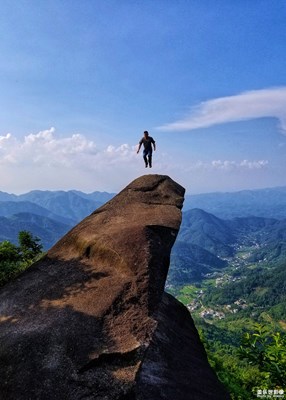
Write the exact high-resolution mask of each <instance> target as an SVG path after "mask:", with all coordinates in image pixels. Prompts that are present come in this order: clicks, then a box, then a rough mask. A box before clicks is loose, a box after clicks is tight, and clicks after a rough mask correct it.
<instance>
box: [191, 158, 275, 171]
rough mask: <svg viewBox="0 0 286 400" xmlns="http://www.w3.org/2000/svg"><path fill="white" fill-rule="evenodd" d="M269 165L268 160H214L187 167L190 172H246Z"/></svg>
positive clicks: (198, 162)
mask: <svg viewBox="0 0 286 400" xmlns="http://www.w3.org/2000/svg"><path fill="white" fill-rule="evenodd" d="M268 165H269V161H268V160H241V161H234V160H213V161H209V162H203V161H197V162H195V163H190V164H188V165H187V167H186V168H187V170H189V171H218V170H220V171H226V172H227V171H246V170H259V169H262V168H266V167H267V166H268Z"/></svg>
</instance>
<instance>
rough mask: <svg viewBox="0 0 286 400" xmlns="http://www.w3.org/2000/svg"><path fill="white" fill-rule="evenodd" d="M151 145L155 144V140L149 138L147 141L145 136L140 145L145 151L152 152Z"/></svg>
mask: <svg viewBox="0 0 286 400" xmlns="http://www.w3.org/2000/svg"><path fill="white" fill-rule="evenodd" d="M151 143H153V144H155V140H154V139H153V138H152V137H151V136H148V138H147V139H145V137H144V136H143V138H142V139H141V140H140V142H139V144H143V146H144V149H145V150H148V151H149V150H151V151H152V144H151Z"/></svg>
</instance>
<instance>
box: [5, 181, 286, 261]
mask: <svg viewBox="0 0 286 400" xmlns="http://www.w3.org/2000/svg"><path fill="white" fill-rule="evenodd" d="M114 195H115V193H107V192H99V191H95V192H93V193H83V192H81V191H77V190H70V191H41V190H34V191H31V192H28V193H25V194H21V195H15V194H9V193H5V192H1V191H0V218H1V226H0V241H3V240H10V241H11V242H13V243H16V242H17V234H18V231H19V230H23V229H25V230H28V231H30V232H32V233H33V234H34V235H36V236H38V237H40V238H41V240H42V243H43V245H44V247H45V249H48V248H49V247H51V246H52V245H53V244H54V243H55V242H56V241H57V240H58V239H59V238H60V237H61V236H62V235H63V234H64V233H66V232H67V231H69V230H70V229H71V228H72V227H73V226H74V225H76V224H77V223H78V222H80V221H81V220H82V219H83V218H85V217H86V216H88V215H89V214H90V213H91V212H93V211H94V210H95V209H97V208H98V207H100V206H101V205H103V204H104V203H105V202H107V201H109V200H110V199H111V198H112V197H114ZM183 211H184V212H183V222H182V226H181V229H180V233H179V236H178V239H177V242H180V243H185V246H186V245H188V246H192V254H193V256H192V257H195V258H196V259H198V265H199V266H201V267H202V262H201V260H202V259H204V260H210V259H212V261H208V262H207V264H206V262H205V261H204V263H203V264H204V265H205V264H206V265H211V266H213V265H222V264H221V263H220V262H219V261H218V260H214V259H213V258H211V257H212V256H214V257H220V259H221V258H227V257H231V256H233V254H234V246H235V245H236V244H237V243H240V242H241V240H244V241H245V240H246V238H247V237H248V239H249V240H250V241H251V240H252V241H253V240H260V239H259V235H262V239H263V240H262V239H261V240H260V241H262V243H260V245H261V246H260V248H259V249H258V250H257V252H256V253H255V254H253V255H252V256H253V257H256V259H257V260H259V259H263V258H264V256H265V250H267V251H268V250H269V249H271V253H272V255H273V256H275V254H276V253H277V252H278V253H279V251H280V252H282V253H284V251H285V248H284V247H285V245H284V243H283V240H284V238H285V234H284V232H285V222H284V218H286V187H278V188H270V189H261V190H253V191H249V190H245V191H240V192H235V193H209V194H200V195H187V196H186V197H185V203H184V208H183ZM279 221H280V222H279ZM258 231H260V234H259V235H258V236H256V235H255V234H254V237H252V239H251V234H252V233H255V232H258ZM252 236H253V235H252ZM263 241H264V242H267V246H268V247H267V249H265V248H263V246H262V244H263V243H264V242H263ZM277 243H278V245H277ZM279 243H280V244H279ZM277 246H278V247H277ZM279 246H280V247H279ZM179 249H180V251H185V247H184V250H183V247H180V244H176V245H175V248H174V250H173V253H174V254H175V253H176V252H178V251H179ZM279 249H280V250H279ZM203 250H204V251H207V252H210V253H211V254H212V256H210V255H209V254H208V256H207V255H206V253H204V251H203ZM199 255H200V256H199ZM274 258H275V257H274ZM194 262H195V261H194Z"/></svg>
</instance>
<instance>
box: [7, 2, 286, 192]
mask: <svg viewBox="0 0 286 400" xmlns="http://www.w3.org/2000/svg"><path fill="white" fill-rule="evenodd" d="M285 17H286V3H285V1H284V0H276V1H275V2H273V1H271V0H252V1H251V2H249V1H240V2H231V4H230V2H229V1H227V0H218V2H216V4H215V5H214V3H213V2H212V1H211V0H202V1H200V2H190V1H186V0H179V1H177V2H173V1H172V0H158V1H156V2H153V1H152V0H146V1H144V2H133V1H131V0H123V1H121V2H117V1H116V0H108V1H105V2H103V1H100V0H94V1H92V0H85V1H84V2H81V1H78V0H70V1H67V0H50V1H49V2H39V1H36V0H30V1H28V0H3V1H2V2H1V4H0V34H1V42H0V87H1V90H0V121H1V124H0V190H1V191H3V192H9V193H16V194H19V193H25V192H28V191H30V190H34V189H40V190H45V189H46V190H70V189H77V190H81V191H83V192H93V191H97V190H99V191H108V192H118V191H119V190H121V189H122V188H123V187H125V186H126V185H127V184H128V183H129V182H130V181H131V180H133V179H135V178H137V177H138V176H140V175H143V174H145V173H158V174H166V175H169V176H170V177H171V178H172V179H174V180H176V181H177V182H178V183H180V184H181V185H183V186H184V187H186V189H187V191H188V193H189V194H195V193H209V192H215V191H223V192H227V191H238V190H243V189H256V188H267V187H276V186H286V177H285V176H286V174H285V171H286V157H285V156H286V107H285V104H286V69H285V61H284V58H285V52H286V26H285ZM146 129H147V130H149V132H150V134H151V136H153V137H154V139H155V140H156V145H157V151H156V152H155V153H154V161H153V168H152V170H145V168H144V164H143V161H142V153H140V155H137V154H136V148H137V144H138V142H139V140H140V138H141V137H142V134H143V131H144V130H146Z"/></svg>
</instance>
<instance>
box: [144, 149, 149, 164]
mask: <svg viewBox="0 0 286 400" xmlns="http://www.w3.org/2000/svg"><path fill="white" fill-rule="evenodd" d="M143 158H144V161H145V167H146V168H147V167H148V160H147V151H146V150H143Z"/></svg>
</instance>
